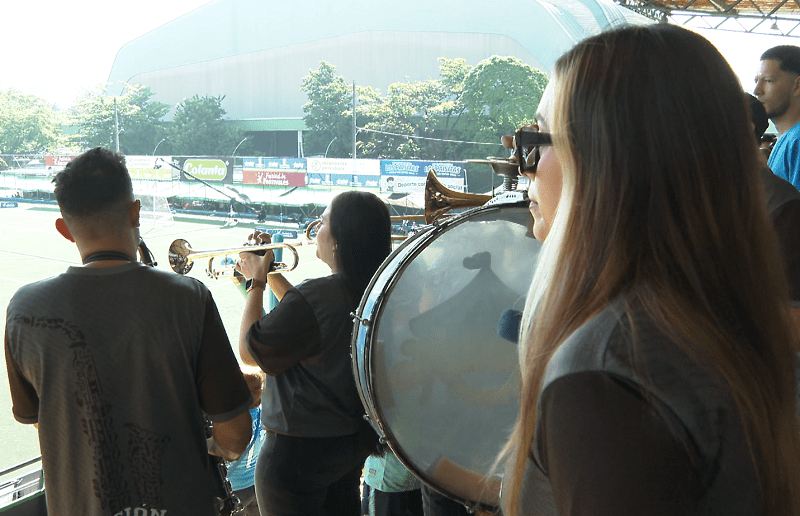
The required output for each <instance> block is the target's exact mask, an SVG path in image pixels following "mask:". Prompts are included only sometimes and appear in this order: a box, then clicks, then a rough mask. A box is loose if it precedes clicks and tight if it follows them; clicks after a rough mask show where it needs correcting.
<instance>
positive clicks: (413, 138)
mask: <svg viewBox="0 0 800 516" xmlns="http://www.w3.org/2000/svg"><path fill="white" fill-rule="evenodd" d="M439 63H440V64H439V70H440V78H439V79H428V80H425V81H417V82H413V83H412V82H408V81H406V82H397V83H394V84H391V85H389V88H388V91H387V94H386V97H380V95H379V94H377V92H374V91H370V92H369V93H370V94H368V95H364V94H360V95H359V100H360V106H359V113H358V114H359V118H358V119H359V120H364V118H365V117H366V119H367V120H368V122H365V123H359V125H360V126H363V127H364V128H365V129H368V131H367V132H366V135H364V136H359V147H361V148H362V149H363V150H362V152H363V155H365V156H368V157H373V158H419V159H432V160H445V159H457V157H458V151H457V148H458V145H457V144H454V143H453V142H450V141H442V140H449V139H451V138H453V137H458V130H457V127H458V125H459V121H460V120H461V118H462V115H463V113H464V111H465V107H464V104H463V102H462V101H461V98H462V95H463V87H464V77H465V76H466V74H467V73H468V72H469V70H470V69H471V67H470V66H469V65H467V64H466V61H465V60H464V59H446V58H440V59H439ZM365 92H366V90H365ZM362 110H363V113H362ZM397 135H404V136H397Z"/></svg>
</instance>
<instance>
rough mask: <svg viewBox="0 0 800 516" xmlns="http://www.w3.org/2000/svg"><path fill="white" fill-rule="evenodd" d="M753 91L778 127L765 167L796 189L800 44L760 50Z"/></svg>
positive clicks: (799, 155) (799, 141)
mask: <svg viewBox="0 0 800 516" xmlns="http://www.w3.org/2000/svg"><path fill="white" fill-rule="evenodd" d="M753 93H754V94H755V95H756V96H757V97H758V100H759V101H761V103H762V104H763V105H764V108H765V109H766V111H767V116H768V117H769V119H770V120H772V123H774V124H775V128H776V129H777V130H778V135H779V138H778V141H777V142H776V143H775V147H774V148H773V150H772V153H771V154H770V157H769V168H770V169H772V171H773V172H774V173H775V175H777V176H779V177H781V178H783V179H785V180H787V181H789V182H790V183H792V185H794V187H795V188H797V189H800V47H796V46H794V45H779V46H777V47H773V48H771V49H769V50H767V51H766V52H764V53H763V54H762V55H761V68H760V70H759V72H758V75H757V76H756V87H755V89H754V90H753Z"/></svg>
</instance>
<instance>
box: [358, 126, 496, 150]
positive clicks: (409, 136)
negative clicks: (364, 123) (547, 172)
mask: <svg viewBox="0 0 800 516" xmlns="http://www.w3.org/2000/svg"><path fill="white" fill-rule="evenodd" d="M357 129H358V130H359V131H364V132H366V133H379V134H387V135H389V136H399V137H401V138H408V139H412V138H413V139H417V140H431V141H435V142H447V143H469V144H472V145H491V146H492V147H498V146H501V145H502V144H500V143H486V142H465V141H462V140H445V139H443V138H428V137H427V136H415V135H408V134H398V133H389V132H386V131H378V130H377V129H366V128H364V127H357Z"/></svg>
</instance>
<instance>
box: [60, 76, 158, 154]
mask: <svg viewBox="0 0 800 516" xmlns="http://www.w3.org/2000/svg"><path fill="white" fill-rule="evenodd" d="M108 86H109V85H108V84H101V85H99V86H97V87H96V88H95V89H94V90H90V91H87V92H86V94H85V95H84V96H82V97H80V98H79V99H77V101H76V102H75V105H74V107H73V108H72V116H73V120H74V123H75V124H76V125H78V126H79V128H80V131H79V133H78V135H77V136H76V137H75V140H74V141H75V143H78V144H79V145H80V146H81V147H83V148H93V147H106V148H109V149H115V148H116V137H115V134H116V130H117V125H116V124H117V122H118V124H119V149H120V152H122V153H123V154H131V155H145V154H151V153H152V152H153V148H154V147H155V146H156V144H157V143H158V142H159V141H160V140H161V138H163V137H164V136H165V135H166V127H165V124H164V122H162V118H163V117H164V115H166V113H167V111H169V105H167V104H164V103H162V102H156V101H153V100H151V98H152V97H153V92H152V91H150V88H146V87H143V86H139V85H130V84H128V85H126V87H125V91H124V93H123V94H122V95H120V96H117V97H115V96H111V95H108Z"/></svg>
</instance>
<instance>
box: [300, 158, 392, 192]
mask: <svg viewBox="0 0 800 516" xmlns="http://www.w3.org/2000/svg"><path fill="white" fill-rule="evenodd" d="M307 161H308V174H307V178H306V182H307V184H308V187H309V188H312V189H315V188H316V189H325V190H331V189H333V190H352V189H359V190H373V191H374V192H375V193H377V192H378V190H379V188H380V174H381V169H380V160H377V159H357V160H352V159H334V158H308V159H307Z"/></svg>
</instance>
